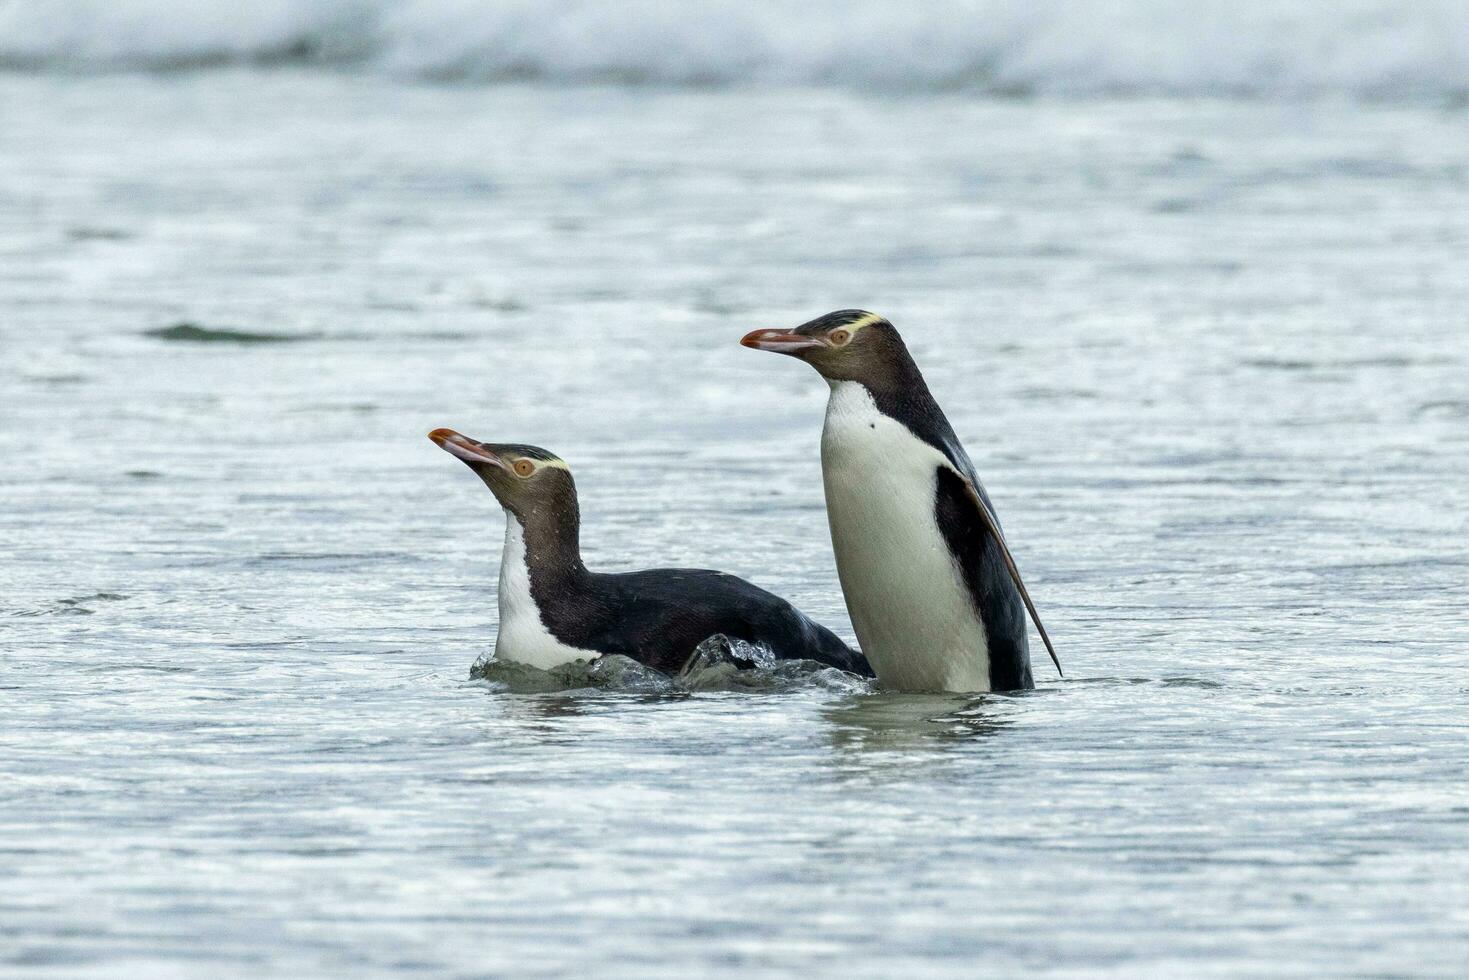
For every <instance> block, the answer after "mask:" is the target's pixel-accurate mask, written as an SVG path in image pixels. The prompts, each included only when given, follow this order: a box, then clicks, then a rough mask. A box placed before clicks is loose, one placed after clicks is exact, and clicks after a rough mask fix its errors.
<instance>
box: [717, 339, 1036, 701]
mask: <svg viewBox="0 0 1469 980" xmlns="http://www.w3.org/2000/svg"><path fill="white" fill-rule="evenodd" d="M740 342H741V343H742V344H744V345H745V346H746V347H753V348H755V349H756V350H768V351H775V352H776V353H780V354H789V355H791V356H792V357H796V358H799V359H800V360H803V361H805V362H806V363H808V364H810V365H811V366H812V367H814V368H815V369H816V370H817V371H818V372H820V374H821V376H822V377H824V378H825V379H826V381H827V383H828V384H829V385H831V398H830V400H829V401H828V402H827V407H826V425H825V427H824V428H823V429H822V433H821V472H822V480H823V482H824V483H825V485H826V509H827V519H828V520H829V522H830V524H831V537H832V546H833V549H834V550H835V552H836V561H837V573H838V575H839V576H840V578H841V582H842V592H843V593H844V594H845V596H846V600H847V611H848V612H849V613H850V614H851V617H852V626H853V628H854V629H855V630H856V631H857V641H858V642H859V643H860V644H861V645H862V652H863V653H864V654H865V655H866V656H867V658H868V660H869V661H870V662H871V663H872V666H873V668H874V669H875V670H876V671H877V677H878V679H879V680H880V681H882V683H883V684H884V685H885V686H888V687H892V688H896V689H898V690H905V691H1012V690H1020V689H1025V688H1031V687H1034V686H1035V682H1034V681H1033V680H1032V679H1031V674H1030V647H1029V645H1028V643H1027V641H1026V629H1025V609H1029V610H1030V614H1031V617H1032V618H1033V619H1034V620H1035V625H1036V629H1037V630H1039V631H1040V635H1041V639H1042V640H1044V641H1045V644H1046V649H1047V650H1048V651H1050V654H1051V659H1052V660H1054V661H1056V669H1057V671H1060V669H1061V662H1060V661H1059V660H1058V659H1057V658H1056V651H1055V649H1054V648H1053V647H1052V646H1051V640H1050V637H1049V636H1047V635H1046V630H1045V627H1044V626H1042V625H1041V621H1040V617H1039V616H1038V615H1036V612H1035V606H1034V604H1033V603H1032V602H1031V601H1030V595H1029V593H1028V592H1027V591H1026V589H1025V585H1024V583H1022V582H1021V580H1020V572H1019V570H1018V569H1017V568H1016V567H1015V560H1014V558H1012V557H1011V555H1010V549H1009V548H1008V547H1007V546H1006V544H1005V538H1004V535H1003V533H1002V532H1001V530H1000V523H999V521H998V520H997V519H996V518H995V513H994V508H993V507H992V506H991V504H990V501H989V496H988V495H987V494H986V493H985V491H984V487H983V486H982V485H981V484H980V482H979V477H978V476H977V475H976V474H975V472H974V464H973V463H971V462H970V461H969V457H968V456H967V455H966V454H965V452H964V447H963V446H961V445H960V444H959V440H958V439H957V438H956V437H955V435H954V430H953V428H952V427H951V426H950V425H949V420H948V419H947V418H945V417H944V413H943V411H942V410H941V409H940V408H939V406H938V402H936V401H934V397H933V395H932V394H930V392H929V390H928V385H927V384H925V383H924V380H923V375H922V374H921V373H920V372H919V370H918V365H917V364H915V363H914V362H913V358H912V356H911V355H910V354H909V353H908V348H907V346H905V345H904V343H903V338H902V337H900V336H898V331H897V330H896V329H894V328H893V325H892V324H891V323H889V322H888V321H887V320H885V319H884V318H882V317H880V316H878V315H877V314H875V313H868V312H866V311H864V310H839V311H837V312H836V313H828V314H827V315H826V316H823V317H820V318H818V319H815V320H812V321H810V322H809V323H804V324H802V325H801V326H799V327H797V328H795V329H794V330H756V331H754V332H752V333H750V334H747V335H746V336H745V338H744V339H743V340H742V341H740ZM1022 603H1023V605H1022Z"/></svg>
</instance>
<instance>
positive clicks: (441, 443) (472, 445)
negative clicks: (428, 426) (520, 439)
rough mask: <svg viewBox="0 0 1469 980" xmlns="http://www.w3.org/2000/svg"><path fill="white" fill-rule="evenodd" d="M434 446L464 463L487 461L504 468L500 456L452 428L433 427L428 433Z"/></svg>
mask: <svg viewBox="0 0 1469 980" xmlns="http://www.w3.org/2000/svg"><path fill="white" fill-rule="evenodd" d="M428 437H429V439H430V440H432V441H433V444H434V445H435V446H438V447H439V448H440V449H442V450H443V451H444V452H446V453H448V454H449V455H450V456H457V457H458V458H460V459H462V460H464V461H465V462H466V463H489V464H490V465H491V466H498V467H500V468H502V469H503V468H504V466H505V464H504V463H503V462H501V461H500V457H499V456H496V455H495V454H494V453H492V452H490V451H489V450H488V449H486V448H485V446H484V443H480V442H475V441H474V440H473V439H471V438H469V436H464V435H460V434H459V433H457V432H455V431H454V430H453V429H435V430H434V431H432V432H430V433H429V434H428Z"/></svg>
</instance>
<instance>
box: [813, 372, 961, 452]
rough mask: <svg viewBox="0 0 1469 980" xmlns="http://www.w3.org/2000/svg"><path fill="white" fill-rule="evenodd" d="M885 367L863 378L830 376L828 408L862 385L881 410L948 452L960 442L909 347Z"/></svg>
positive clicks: (922, 438) (834, 405) (923, 438)
mask: <svg viewBox="0 0 1469 980" xmlns="http://www.w3.org/2000/svg"><path fill="white" fill-rule="evenodd" d="M885 367H886V369H885V370H883V371H881V372H873V374H872V376H870V377H863V378H861V379H842V378H827V379H826V381H827V384H828V385H830V386H831V401H830V402H829V403H828V412H830V411H831V410H832V409H834V408H835V407H836V404H835V403H836V401H837V399H838V397H839V396H840V395H841V394H842V393H843V392H844V391H851V390H852V389H853V388H856V389H860V390H861V391H862V392H864V393H865V394H866V395H867V396H868V397H870V398H871V399H872V403H873V404H874V405H876V406H877V410H878V411H880V412H882V414H884V415H886V416H887V417H888V418H890V419H893V420H894V421H897V422H899V423H901V424H902V425H903V426H904V427H906V428H907V429H908V431H909V432H911V433H913V435H914V436H915V437H916V438H918V439H921V440H923V441H924V442H926V443H928V444H929V445H932V446H934V447H935V448H937V449H939V450H940V451H941V452H944V453H945V454H946V455H947V454H948V452H949V447H950V446H951V445H953V444H955V443H956V439H955V436H954V430H953V427H952V426H950V425H949V420H948V418H947V417H945V415H944V412H943V409H941V408H939V403H938V402H937V401H936V400H935V399H934V397H933V393H932V392H930V391H929V390H928V382H926V381H924V380H923V372H921V371H919V370H918V365H917V364H916V363H914V361H913V358H912V357H911V356H910V355H909V354H908V351H907V350H906V349H902V350H899V351H897V352H895V354H894V356H893V357H892V358H891V360H890V361H889V362H888V364H887V365H886V366H885Z"/></svg>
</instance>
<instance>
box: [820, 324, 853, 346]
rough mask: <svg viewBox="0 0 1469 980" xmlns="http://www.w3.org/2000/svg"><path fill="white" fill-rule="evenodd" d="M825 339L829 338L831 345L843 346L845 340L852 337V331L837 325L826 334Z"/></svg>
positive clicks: (845, 343) (845, 342)
mask: <svg viewBox="0 0 1469 980" xmlns="http://www.w3.org/2000/svg"><path fill="white" fill-rule="evenodd" d="M826 339H827V340H830V341H831V342H832V345H833V346H836V347H845V346H846V345H847V341H849V340H851V339H852V331H850V330H846V329H844V328H841V327H838V328H837V329H835V330H833V331H832V332H831V333H829V334H827V335H826Z"/></svg>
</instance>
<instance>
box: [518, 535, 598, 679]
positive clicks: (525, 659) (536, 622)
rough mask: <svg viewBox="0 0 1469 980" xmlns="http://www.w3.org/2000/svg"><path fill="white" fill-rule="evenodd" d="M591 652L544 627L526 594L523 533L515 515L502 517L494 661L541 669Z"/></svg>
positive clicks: (586, 656) (587, 657) (592, 654)
mask: <svg viewBox="0 0 1469 980" xmlns="http://www.w3.org/2000/svg"><path fill="white" fill-rule="evenodd" d="M599 656H600V654H598V653H597V652H596V651H595V650H579V649H577V648H576V647H570V646H567V645H566V644H565V643H562V642H561V641H560V640H558V639H556V637H554V636H552V635H551V631H550V630H548V629H547V628H546V624H545V623H544V622H543V621H542V620H541V611H540V609H538V608H537V607H536V603H535V599H534V598H533V597H532V596H531V592H530V567H529V566H528V565H526V562H525V531H524V529H523V528H522V527H521V526H520V521H518V520H516V519H515V515H513V514H511V513H509V512H508V511H507V512H506V514H505V551H504V553H503V554H502V555H501V558H500V633H499V635H498V636H497V637H496V638H495V659H496V660H514V661H515V662H516V663H522V664H529V665H530V666H532V667H538V668H540V669H541V670H550V669H551V668H552V667H556V666H559V665H561V664H564V663H570V662H572V661H574V660H595V659H596V658H597V657H599Z"/></svg>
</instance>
